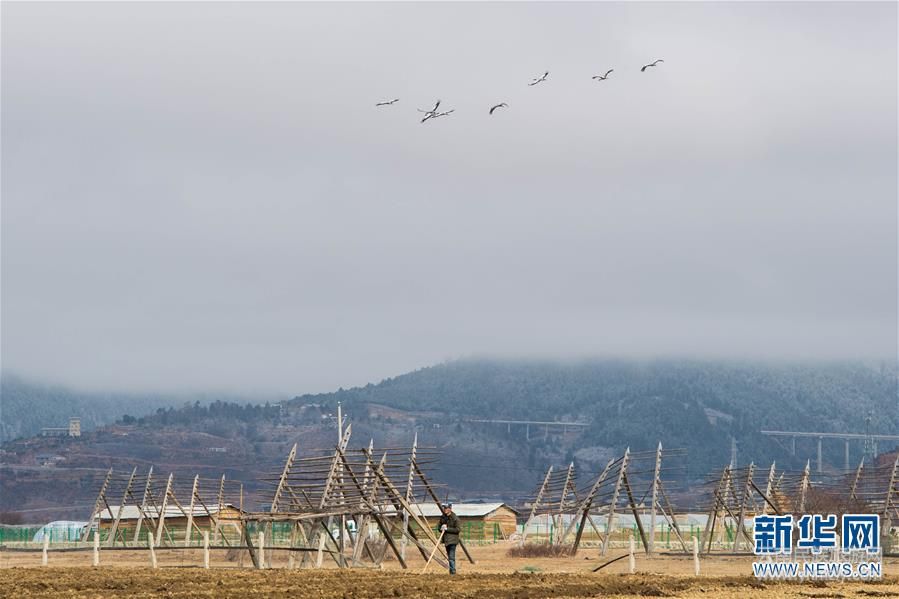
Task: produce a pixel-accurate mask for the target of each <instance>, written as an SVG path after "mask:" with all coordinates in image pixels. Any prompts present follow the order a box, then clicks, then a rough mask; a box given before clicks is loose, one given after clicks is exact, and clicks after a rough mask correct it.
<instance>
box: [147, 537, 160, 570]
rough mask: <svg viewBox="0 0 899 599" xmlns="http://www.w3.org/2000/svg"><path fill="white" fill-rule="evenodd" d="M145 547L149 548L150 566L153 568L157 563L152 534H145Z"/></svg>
mask: <svg viewBox="0 0 899 599" xmlns="http://www.w3.org/2000/svg"><path fill="white" fill-rule="evenodd" d="M147 547H149V548H150V567H151V568H153V569H154V570H155V569H156V568H157V567H158V564H157V563H156V547H154V544H153V535H147Z"/></svg>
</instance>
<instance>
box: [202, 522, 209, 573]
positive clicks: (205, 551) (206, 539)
mask: <svg viewBox="0 0 899 599" xmlns="http://www.w3.org/2000/svg"><path fill="white" fill-rule="evenodd" d="M203 567H204V568H206V569H207V570H208V569H209V531H208V530H204V531H203Z"/></svg>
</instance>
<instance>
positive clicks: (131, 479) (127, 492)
mask: <svg viewBox="0 0 899 599" xmlns="http://www.w3.org/2000/svg"><path fill="white" fill-rule="evenodd" d="M136 475H137V468H135V469H134V470H132V471H131V476H130V477H129V478H128V484H127V485H126V486H125V492H124V493H122V501H121V502H119V511H117V512H116V515H115V521H114V522H113V523H112V530H110V531H109V538H108V539H106V545H107V547H112V546H113V545H115V537H116V533H117V532H118V530H119V522H120V521H121V519H122V512H123V511H125V501H126V499H127V498H128V496H130V495H131V485H133V484H134V477H135V476H136ZM110 516H112V514H110ZM123 541H124V544H125V545H127V544H128V540H127V539H123Z"/></svg>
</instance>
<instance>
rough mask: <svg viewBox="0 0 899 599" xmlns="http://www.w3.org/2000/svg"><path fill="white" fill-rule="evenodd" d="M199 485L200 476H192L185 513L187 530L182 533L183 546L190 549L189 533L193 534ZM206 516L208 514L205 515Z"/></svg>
mask: <svg viewBox="0 0 899 599" xmlns="http://www.w3.org/2000/svg"><path fill="white" fill-rule="evenodd" d="M199 484H200V475H199V474H197V475H195V476H194V485H193V487H192V488H191V490H190V508H189V509H188V512H187V530H186V531H185V532H184V546H185V547H190V533H192V532H193V530H191V529H192V528H193V526H194V506H195V505H196V501H197V485H199ZM207 515H208V514H207Z"/></svg>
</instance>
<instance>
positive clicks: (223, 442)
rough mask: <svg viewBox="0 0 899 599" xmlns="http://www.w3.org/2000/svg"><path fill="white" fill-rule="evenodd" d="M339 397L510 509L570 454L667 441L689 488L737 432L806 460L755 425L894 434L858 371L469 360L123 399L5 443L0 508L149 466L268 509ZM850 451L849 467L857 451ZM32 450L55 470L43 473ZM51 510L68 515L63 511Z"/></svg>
mask: <svg viewBox="0 0 899 599" xmlns="http://www.w3.org/2000/svg"><path fill="white" fill-rule="evenodd" d="M4 400H5V398H4ZM338 401H340V402H341V403H342V405H343V408H344V410H345V413H346V414H348V418H349V422H350V423H352V425H353V431H354V434H353V445H354V446H362V445H367V443H368V440H369V439H373V440H374V444H375V446H376V447H401V446H407V445H408V444H409V443H410V442H411V439H412V436H413V435H414V434H415V433H417V434H418V436H419V440H420V442H421V443H422V444H423V445H427V446H434V447H437V448H439V450H440V452H441V454H442V455H441V459H440V461H439V464H438V465H437V466H436V468H435V472H434V478H435V480H436V481H440V482H442V483H445V484H446V485H447V487H446V491H445V492H447V493H449V494H450V496H451V497H453V498H454V499H463V498H464V499H485V498H499V499H503V500H505V501H513V502H515V501H522V500H524V499H525V498H526V497H527V496H528V494H529V493H530V492H531V490H532V489H533V488H534V487H535V486H536V485H537V484H538V483H539V480H540V478H541V477H542V475H543V473H544V471H545V468H546V467H547V466H548V465H549V464H555V465H560V464H565V463H567V462H569V461H571V460H574V461H575V463H576V465H577V468H578V470H579V472H580V473H581V475H580V480H581V483H582V484H584V483H586V481H587V480H588V479H589V478H590V476H591V475H593V474H595V472H596V471H597V470H598V469H599V468H601V465H602V464H603V463H604V462H605V460H607V459H608V458H609V457H610V456H612V455H617V454H619V453H620V452H621V451H622V450H623V449H624V447H626V446H630V447H631V448H632V449H633V450H645V449H652V448H654V447H655V444H656V443H657V442H658V441H661V442H662V443H663V444H664V446H665V447H668V448H676V447H680V448H685V449H687V452H688V454H687V457H686V459H685V460H684V461H683V464H682V465H683V466H685V468H684V469H683V470H682V471H681V475H682V476H683V478H684V480H683V481H682V482H684V483H690V482H693V483H695V482H696V481H699V480H701V479H702V478H704V476H705V475H706V474H707V473H708V472H709V471H711V470H713V469H718V468H720V467H722V466H723V465H725V464H726V463H727V462H728V460H729V459H730V447H731V437H732V436H733V437H734V438H736V440H737V442H738V447H739V461H740V463H746V462H748V461H749V460H754V461H756V462H758V463H764V464H768V463H770V461H771V460H775V459H776V460H777V461H778V463H779V464H780V465H781V466H782V467H785V468H796V469H798V468H801V467H802V465H804V463H805V461H806V460H807V459H809V458H812V459H814V454H815V445H814V443H813V442H802V441H800V442H798V443H797V452H796V456H791V455H790V452H789V451H788V450H787V449H786V448H785V447H783V446H781V445H779V444H777V443H776V442H773V441H772V440H771V439H768V438H765V437H762V436H761V435H759V432H758V431H759V430H760V429H763V428H775V429H786V430H805V431H864V430H865V417H866V415H867V414H869V413H871V414H872V420H871V430H872V431H873V432H880V433H895V432H896V431H897V429H899V426H897V424H899V423H897V418H896V416H897V412H896V407H897V395H896V379H895V373H894V372H885V371H882V370H881V369H879V368H873V369H872V368H870V367H868V366H865V365H862V364H846V363H842V364H835V363H831V364H793V365H765V364H733V363H730V364H728V363H712V362H688V361H647V362H635V361H612V360H606V361H592V362H581V363H571V364H559V363H550V362H535V361H531V362H523V361H514V362H513V361H499V360H462V361H455V362H450V363H446V364H441V365H438V366H434V367H430V368H424V369H421V370H418V371H415V372H412V373H409V374H405V375H402V376H398V377H395V378H391V379H387V380H384V381H382V382H381V383H378V384H372V385H367V386H365V387H362V388H356V389H348V390H339V391H337V392H334V393H327V394H317V395H304V396H300V397H296V398H294V399H293V400H290V401H287V402H284V403H283V404H282V405H280V406H279V405H256V406H253V405H247V404H236V403H228V402H222V401H215V402H212V403H211V404H207V405H204V404H201V403H200V402H194V403H193V404H190V405H184V406H182V407H180V408H173V407H169V408H167V409H157V410H156V411H153V412H152V413H149V414H147V413H146V411H147V410H146V407H147V406H145V405H142V406H136V405H134V404H128V405H127V406H125V405H121V406H118V413H119V414H121V413H122V412H124V411H126V410H127V412H129V413H128V414H127V415H126V414H122V415H121V416H120V417H119V418H118V422H117V423H116V424H114V425H110V426H104V427H100V428H97V429H96V430H94V431H88V432H86V433H85V435H84V436H83V437H82V438H81V439H41V438H35V439H27V440H19V441H15V442H7V443H5V444H4V445H3V464H2V467H3V471H2V472H0V485H2V489H0V491H2V493H0V496H2V497H3V502H2V505H0V511H2V510H10V511H16V510H39V511H36V512H34V513H35V514H50V513H54V514H58V515H59V516H60V517H62V516H65V517H77V516H78V514H79V513H80V512H81V511H83V510H84V506H85V505H87V506H89V505H90V504H91V501H92V500H93V494H94V493H95V492H96V491H95V489H96V486H97V485H98V484H99V482H98V480H99V478H100V477H102V475H103V473H104V472H105V470H106V469H107V468H109V467H114V468H116V469H117V470H130V468H131V467H134V466H138V467H139V468H140V469H141V470H145V469H146V468H148V467H149V466H151V465H152V466H154V468H155V469H156V471H158V472H174V473H175V477H176V480H190V479H191V478H192V477H193V475H194V474H198V473H199V474H201V476H207V477H217V476H220V475H221V474H222V473H225V474H227V476H228V478H231V479H237V480H242V481H244V482H245V483H246V484H247V501H248V505H254V504H255V505H257V506H260V505H264V504H265V502H266V501H267V494H266V492H265V491H264V490H263V489H262V488H261V487H260V485H259V484H258V479H259V477H260V476H261V475H262V474H264V473H266V472H268V473H271V472H276V471H278V470H279V469H280V467H281V466H282V465H283V460H284V457H285V456H286V454H287V452H288V451H289V448H290V446H291V445H292V444H293V443H295V442H296V443H298V445H299V451H300V454H301V455H303V454H304V453H307V452H309V451H310V450H312V449H316V448H325V447H329V446H331V445H333V443H334V442H335V440H336V431H335V423H334V420H333V418H331V417H330V416H331V415H332V414H333V413H334V412H335V411H336V406H337V402H338ZM4 403H5V402H4ZM138 408H139V409H140V410H143V411H144V415H143V416H141V415H140V411H135V410H136V409H138ZM50 409H51V408H50V407H47V406H44V407H41V408H39V411H42V412H43V413H47V414H49V413H50V412H49V410H50ZM66 414H67V413H66ZM5 417H6V416H5V413H4V419H5ZM475 419H508V420H542V421H561V420H564V421H569V422H574V421H576V422H582V423H587V426H585V427H578V428H574V427H568V428H567V429H563V428H562V427H550V428H548V429H546V428H543V427H540V426H534V427H533V428H532V429H531V430H530V431H529V430H528V429H527V428H526V427H524V426H523V425H498V424H479V423H473V422H470V421H471V420H475ZM850 449H851V460H852V462H853V463H857V461H858V460H859V459H860V457H861V455H862V445H861V443H858V444H854V445H853V446H851V448H850ZM880 449H881V451H885V450H887V449H888V448H887V447H883V446H882V447H881V448H880ZM41 455H44V456H46V455H53V456H58V457H59V461H56V462H54V463H53V465H50V466H42V461H41V458H40V456H41ZM824 458H825V463H826V465H827V466H829V467H831V468H841V467H842V464H843V444H842V442H830V443H828V442H825V444H824ZM51 489H52V491H51ZM59 505H63V506H71V507H70V509H68V510H64V511H62V510H56V509H55V508H54V506H59ZM48 509H49V511H45V510H48Z"/></svg>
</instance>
